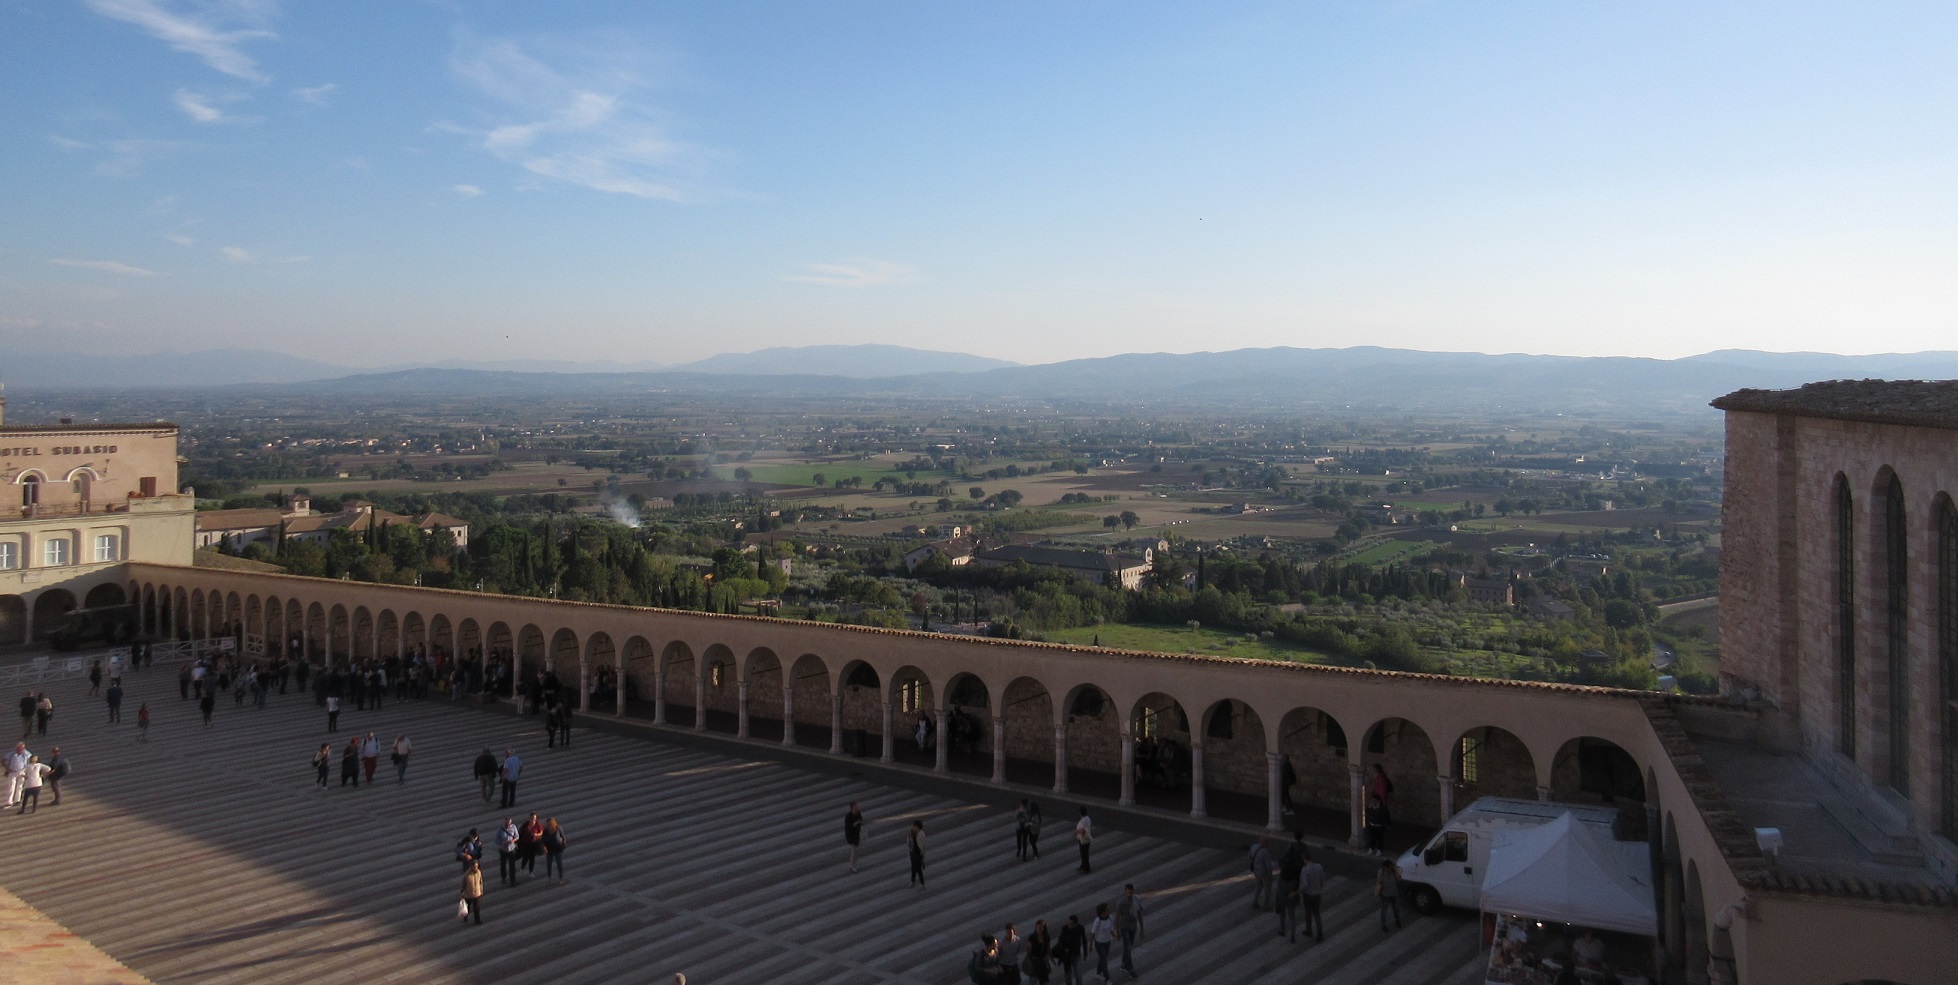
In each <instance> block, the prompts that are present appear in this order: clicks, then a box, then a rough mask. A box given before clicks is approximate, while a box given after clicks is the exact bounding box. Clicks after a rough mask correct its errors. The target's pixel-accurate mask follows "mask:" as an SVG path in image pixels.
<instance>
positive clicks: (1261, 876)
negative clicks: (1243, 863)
mask: <svg viewBox="0 0 1958 985" xmlns="http://www.w3.org/2000/svg"><path fill="white" fill-rule="evenodd" d="M1277 868H1278V866H1277V864H1276V863H1275V862H1273V861H1272V858H1271V839H1269V838H1259V839H1258V840H1257V841H1256V842H1253V843H1252V845H1251V879H1252V881H1253V882H1254V883H1255V885H1256V888H1255V889H1253V890H1252V892H1251V909H1253V910H1265V909H1271V908H1272V907H1274V906H1276V905H1277V901H1276V900H1274V899H1273V898H1272V895H1271V889H1272V886H1271V884H1272V881H1273V879H1272V877H1273V875H1274V874H1275V873H1276V871H1277Z"/></svg>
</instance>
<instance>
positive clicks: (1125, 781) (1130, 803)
mask: <svg viewBox="0 0 1958 985" xmlns="http://www.w3.org/2000/svg"><path fill="white" fill-rule="evenodd" d="M1115 802H1116V803H1117V804H1120V805H1121V806H1123V807H1134V806H1135V726H1134V725H1133V724H1131V723H1130V722H1128V721H1127V720H1126V719H1124V720H1123V723H1122V794H1121V796H1120V797H1119V798H1117V799H1116V801H1115Z"/></svg>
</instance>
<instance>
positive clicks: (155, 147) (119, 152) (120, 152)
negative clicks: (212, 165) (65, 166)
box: [95, 138, 197, 178]
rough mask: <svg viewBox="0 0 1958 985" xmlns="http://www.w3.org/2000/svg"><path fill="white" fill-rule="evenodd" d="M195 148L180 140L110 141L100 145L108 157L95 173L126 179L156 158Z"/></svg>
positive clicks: (96, 167) (134, 139) (133, 139)
mask: <svg viewBox="0 0 1958 985" xmlns="http://www.w3.org/2000/svg"><path fill="white" fill-rule="evenodd" d="M195 146H197V145H196V144H192V143H189V142H188V141H182V140H144V139H139V138H131V139H128V140H111V141H107V142H105V143H103V144H102V145H101V149H102V150H105V151H107V152H108V156H107V157H105V158H103V159H102V162H101V163H99V164H97V165H96V166H95V171H96V173H98V174H105V175H109V176H111V177H116V178H127V177H130V176H132V175H134V174H136V173H137V172H139V171H141V170H143V168H144V166H145V165H148V164H149V163H150V162H151V161H154V160H156V159H157V158H160V157H166V156H168V155H171V154H175V153H177V152H178V151H181V150H185V149H187V148H190V147H195Z"/></svg>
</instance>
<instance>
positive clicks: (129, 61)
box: [0, 0, 1958, 368]
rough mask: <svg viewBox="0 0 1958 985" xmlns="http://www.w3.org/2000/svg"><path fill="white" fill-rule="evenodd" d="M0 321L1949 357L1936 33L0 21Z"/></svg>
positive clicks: (1954, 197) (293, 350)
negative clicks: (3, 177) (2, 212)
mask: <svg viewBox="0 0 1958 985" xmlns="http://www.w3.org/2000/svg"><path fill="white" fill-rule="evenodd" d="M0 31H4V36H5V37H6V38H7V42H6V51H7V53H8V57H7V58H4V59H0V84H3V85H4V86H5V88H6V91H7V92H8V93H9V97H10V98H8V99H7V100H5V101H0V134H4V135H5V139H4V140H0V167H4V168H5V169H6V173H7V174H8V175H9V176H10V178H12V179H13V180H10V181H8V182H6V183H4V184H0V205H3V206H4V208H5V209H6V214H7V215H8V217H9V221H8V222H7V223H6V224H4V226H0V340H3V341H4V342H5V344H7V345H8V346H10V347H18V348H19V349H23V350H38V351H48V350H54V351H80V352H85V353H91V354H140V353H149V352H167V351H178V352H186V351H198V350H205V349H220V348H240V349H262V350H269V351H275V352H283V353H289V354H292V355H295V356H300V357H304V358H309V359H315V360H319V361H322V362H327V363H332V364H335V365H343V366H348V367H354V368H373V367H381V366H399V365H408V364H416V363H429V362H441V361H445V360H465V361H484V362H493V361H508V360H561V361H566V362H592V361H599V360H616V361H621V362H638V361H651V362H658V363H662V364H665V365H677V364H682V363H688V362H692V361H695V360H698V359H702V358H705V357H708V356H711V355H715V354H719V353H730V352H752V351H756V350H760V349H766V348H773V347H793V346H804V345H817V344H835V345H850V344H864V343H877V344H889V345H901V346H907V347H912V348H918V349H926V350H934V351H944V352H962V353H971V354H974V355H980V356H986V357H991V358H997V359H1005V360H1011V361H1014V362H1019V363H1027V364H1043V363H1051V362H1058V361H1064V360H1068V359H1074V358H1082V357H1089V356H1096V355H1110V354H1116V353H1148V352H1172V353H1181V352H1202V351H1211V352H1215V351H1228V350H1232V349H1240V348H1257V347H1271V346H1294V347H1300V348H1346V347H1352V346H1361V345H1377V346H1383V347H1390V348H1406V349H1416V350H1422V351H1432V352H1489V353H1534V354H1550V355H1576V356H1586V355H1627V356H1644V357H1655V358H1677V357H1681V356H1688V355H1697V354H1702V353H1705V352H1708V351H1714V350H1720V349H1730V348H1733V349H1753V350H1761V351H1773V352H1817V353H1836V354H1876V353H1910V352H1917V351H1925V350H1936V349H1940V348H1946V349H1948V348H1950V347H1951V343H1950V342H1949V341H1948V340H1949V339H1950V338H1952V337H1954V336H1955V333H1954V332H1953V328H1954V325H1958V287H1954V286H1953V283H1952V280H1951V278H1950V277H1949V274H1948V272H1949V270H1951V269H1954V268H1955V267H1958V241H1954V240H1953V238H1952V237H1951V236H1950V234H1949V231H1950V229H1952V228H1954V219H1958V191H1954V190H1953V188H1952V187H1951V185H1950V182H1949V181H1948V180H1947V176H1948V175H1949V174H1950V173H1952V172H1953V170H1954V165H1958V134H1954V133H1952V132H1951V131H1950V129H1949V128H1948V127H1937V126H1931V125H1927V122H1928V121H1935V120H1939V119H1950V118H1952V116H1953V112H1952V111H1953V109H1954V108H1958V107H1954V105H1953V103H1954V101H1958V93H1955V92H1954V91H1953V90H1952V89H1951V87H1949V86H1944V85H1941V84H1938V82H1937V80H1939V79H1942V78H1944V77H1945V76H1946V74H1947V73H1948V66H1949V65H1950V64H1951V63H1952V62H1953V60H1954V56H1955V55H1958V8H1951V7H1948V6H1944V5H1936V4H1917V5H1910V4H1904V5H1886V6H1882V7H1856V8H1842V9H1827V8H1789V7H1787V6H1786V5H1770V4H1766V3H1745V4H1736V5H1732V6H1729V7H1723V8H1720V9H1707V8H1705V7H1704V6H1703V5H1688V4H1684V3H1661V4H1650V5H1639V6H1637V7H1635V8H1609V7H1572V6H1569V5H1563V4H1555V3H1547V2H1542V3H1510V4H1501V5H1495V6H1489V5H1478V6H1474V7H1469V6H1462V5H1450V4H1442V3H1420V4H1412V5H1397V6H1393V7H1375V6H1371V5H1350V4H1313V5H1298V4H1285V3H1238V4H1228V5H1222V6H1213V7H1206V8H1202V9H1190V8H1185V7H1182V6H1177V5H1133V4H1113V3H1087V4H1080V5H1070V6H1066V7H1059V8H1056V7H1052V6H1048V5H1034V4H1004V5H987V6H983V7H951V8H946V7H924V8H920V7H915V6H911V5H903V4H894V3H878V2H863V3H852V4H842V5H827V6H822V7H806V6H798V5H779V4H777V5H764V6H759V7H751V8H729V7H724V6H710V7H702V8H676V9H665V10H652V9H647V8H644V7H642V6H640V5H636V4H627V3H616V2H615V3H603V2H601V3H593V4H587V5H578V6H575V7H570V6H565V5H548V6H538V5H532V4H524V3H516V2H509V0H504V2H487V3H481V4H472V5H470V6H468V7H466V8H459V9H457V8H448V7H445V6H442V5H432V4H428V5H424V4H387V3H371V2H370V3H348V4H338V5H330V6H329V5H314V6H306V5H297V4H292V3H290V2H283V0H200V2H195V3H193V2H187V0H78V2H74V3H28V2H23V0H5V2H0Z"/></svg>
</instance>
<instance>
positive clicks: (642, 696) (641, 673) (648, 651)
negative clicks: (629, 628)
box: [619, 636, 658, 714]
mask: <svg viewBox="0 0 1958 985" xmlns="http://www.w3.org/2000/svg"><path fill="white" fill-rule="evenodd" d="M621 666H622V667H624V668H625V672H624V674H623V676H622V677H621V679H620V680H619V710H620V712H621V713H622V714H629V713H633V712H635V711H636V710H637V709H636V708H635V706H636V705H638V704H640V703H641V702H644V701H647V700H649V699H650V698H652V696H653V690H652V688H653V681H654V672H655V670H656V669H657V666H658V661H657V660H656V659H655V658H654V655H653V644H652V643H651V642H650V641H648V640H647V639H646V638H645V637H644V636H634V637H632V638H631V639H628V640H626V641H625V660H624V661H623V663H622V664H621Z"/></svg>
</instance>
